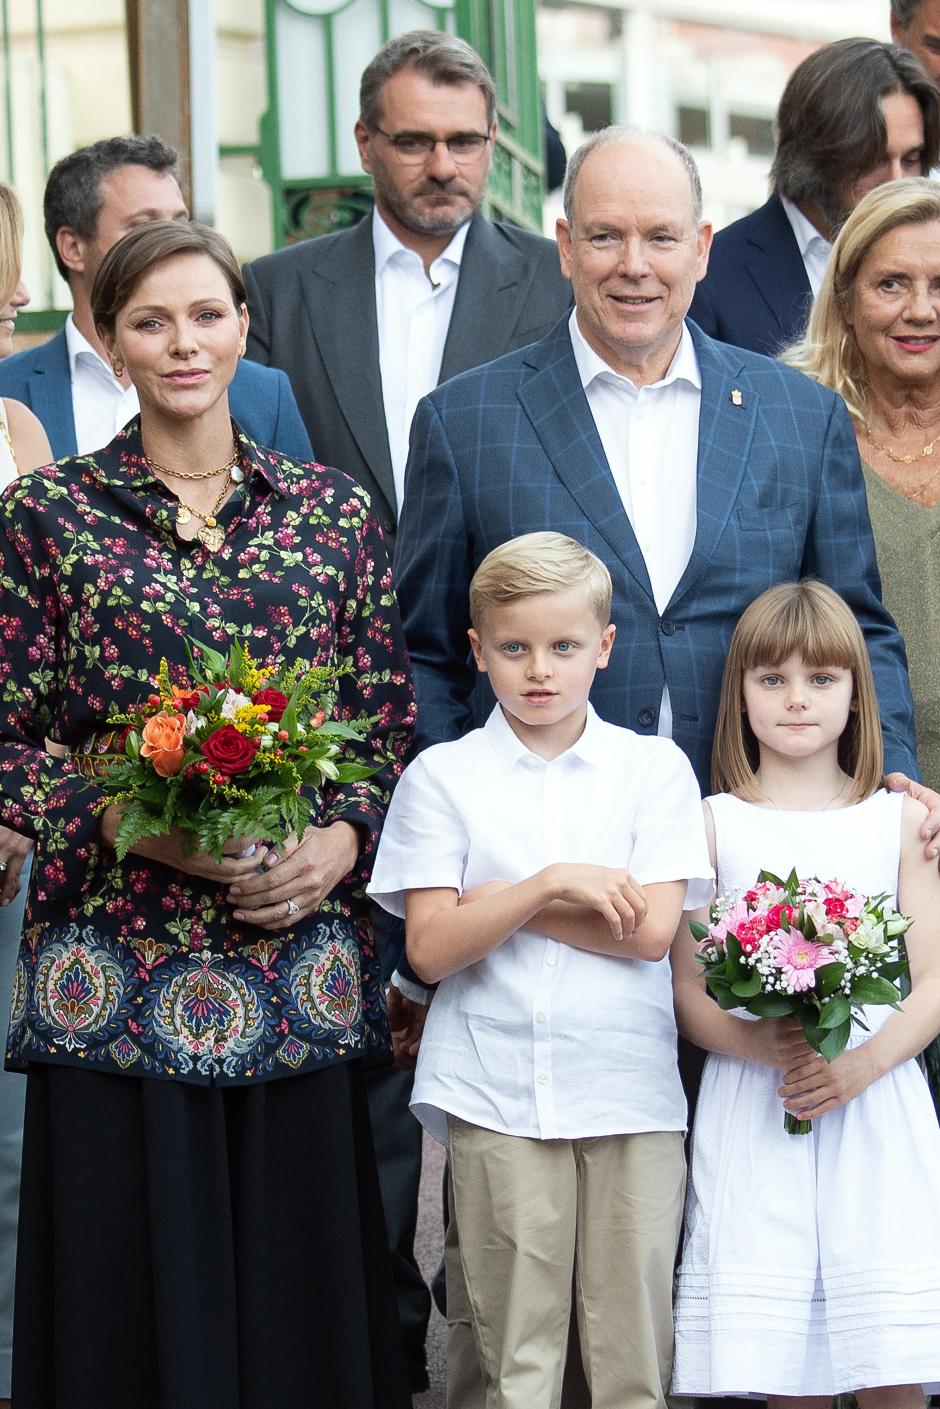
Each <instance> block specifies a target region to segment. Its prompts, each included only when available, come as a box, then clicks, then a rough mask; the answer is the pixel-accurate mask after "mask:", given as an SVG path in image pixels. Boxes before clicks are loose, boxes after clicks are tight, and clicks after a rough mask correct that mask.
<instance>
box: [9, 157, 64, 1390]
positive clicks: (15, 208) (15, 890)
mask: <svg viewBox="0 0 940 1409" xmlns="http://www.w3.org/2000/svg"><path fill="white" fill-rule="evenodd" d="M22 243H23V216H22V211H21V209H20V203H19V200H18V198H17V195H16V192H15V191H14V190H13V189H12V188H11V187H10V186H7V185H6V184H5V183H4V182H0V358H4V357H9V356H10V353H11V352H12V351H13V333H14V331H15V329H16V315H17V313H18V312H19V310H20V309H21V308H25V307H26V305H27V304H28V303H29V292H28V290H27V288H26V285H25V284H24V283H23V280H22V278H21V277H20V262H21V255H22ZM51 459H52V451H51V450H50V448H49V442H48V440H47V439H46V434H45V431H44V430H43V428H42V426H41V425H40V424H39V422H38V421H37V419H36V417H35V416H34V415H33V413H32V412H31V411H30V410H28V409H27V407H25V406H23V405H22V403H21V402H19V401H12V400H9V399H6V398H4V399H3V400H0V488H5V487H6V485H8V484H9V483H10V482H11V481H12V480H14V479H15V478H16V476H17V475H18V474H25V473H26V472H27V471H28V470H34V469H36V468H37V466H39V465H48V464H49V462H50V460H51ZM31 850H32V843H31V842H30V841H29V839H28V838H27V837H24V836H22V835H21V834H20V833H19V832H11V831H9V830H8V829H7V828H6V827H0V1033H2V1040H3V1041H4V1042H6V1035H7V1028H8V1027H9V1025H10V994H11V991H12V988H13V975H14V970H15V968H16V954H17V950H18V948H19V942H20V931H21V929H22V927H23V905H24V901H25V894H26V893H25V890H24V889H23V878H22V871H23V867H24V865H26V864H27V863H28V858H29V853H30V851H31ZM25 1096H26V1082H25V1081H24V1080H23V1077H22V1076H21V1075H20V1073H19V1072H6V1071H4V1072H0V1409H9V1403H10V1398H9V1396H10V1368H11V1360H12V1347H13V1274H14V1271H15V1269H16V1221H17V1213H18V1207H19V1197H20V1155H21V1151H22V1145H23V1102H24V1098H25Z"/></svg>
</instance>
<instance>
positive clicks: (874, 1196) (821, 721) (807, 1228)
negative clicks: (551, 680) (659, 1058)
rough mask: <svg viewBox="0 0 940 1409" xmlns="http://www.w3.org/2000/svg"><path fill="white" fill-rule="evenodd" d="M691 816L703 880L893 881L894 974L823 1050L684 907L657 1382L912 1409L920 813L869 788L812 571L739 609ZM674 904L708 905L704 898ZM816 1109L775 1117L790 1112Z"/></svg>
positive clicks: (920, 1266) (854, 639)
mask: <svg viewBox="0 0 940 1409" xmlns="http://www.w3.org/2000/svg"><path fill="white" fill-rule="evenodd" d="M712 767H713V779H714V785H715V788H716V791H717V792H718V793H719V794H720V795H719V796H716V797H711V798H709V799H708V800H707V801H706V803H705V818H706V823H707V827H708V831H709V837H710V841H711V846H712V860H713V862H714V864H715V867H716V871H717V875H718V889H719V893H720V894H724V893H727V892H730V891H735V892H738V893H740V892H743V891H745V890H747V889H748V888H749V887H750V886H752V885H753V884H754V882H755V881H756V880H757V876H758V872H759V871H761V870H762V869H765V870H769V871H772V872H774V873H775V874H776V875H782V876H785V875H787V874H788V873H789V871H790V870H791V868H793V867H795V868H796V871H797V873H798V875H800V876H801V877H810V876H816V877H818V878H819V879H820V880H824V881H825V880H840V881H842V882H843V883H844V884H845V885H847V886H849V887H851V888H853V889H855V890H857V891H860V892H862V893H863V894H866V895H869V896H871V895H877V894H880V893H882V892H886V893H887V894H888V895H889V897H894V896H895V895H896V896H897V908H898V909H899V910H900V911H901V912H902V913H904V914H906V915H909V916H910V917H912V919H913V921H914V923H913V924H912V926H911V928H910V930H909V931H908V933H907V935H906V937H905V942H906V945H907V952H908V957H909V960H910V978H911V992H910V995H909V997H907V998H905V999H904V1001H903V1002H902V1003H901V1006H900V1009H899V1010H896V1009H893V1008H891V1007H874V1008H869V1009H866V1010H865V1014H864V1016H865V1022H866V1024H867V1027H868V1028H869V1030H870V1031H869V1032H865V1031H864V1030H863V1029H861V1028H853V1034H852V1037H851V1038H850V1039H849V1044H848V1047H847V1048H846V1050H845V1051H844V1052H843V1054H842V1055H841V1056H840V1057H838V1058H837V1059H836V1060H835V1061H834V1062H832V1063H831V1064H829V1063H827V1062H826V1061H825V1060H824V1059H823V1058H822V1057H820V1056H818V1055H817V1054H816V1053H815V1052H813V1051H812V1049H811V1048H810V1047H809V1046H808V1044H807V1043H806V1040H805V1038H804V1037H803V1034H802V1031H801V1029H800V1027H799V1024H798V1023H797V1022H796V1021H795V1020H794V1019H755V1018H751V1017H750V1015H748V1014H745V1013H743V1012H723V1011H722V1010H721V1009H720V1008H719V1007H718V1005H717V1003H716V1002H715V1001H714V1000H713V999H712V998H711V997H710V996H709V995H708V994H707V992H706V989H705V985H704V981H703V979H702V976H701V970H700V968H699V966H698V965H697V964H696V962H695V958H694V954H695V943H694V941H693V939H692V937H691V935H690V933H689V931H688V928H687V926H686V927H684V928H683V930H682V931H680V935H679V937H678V938H677V940H676V942H675V944H674V945H673V948H672V963H673V973H674V988H675V1000H676V1011H677V1017H678V1023H679V1028H680V1030H681V1031H682V1032H683V1033H684V1034H685V1036H686V1037H688V1038H690V1039H691V1041H693V1042H694V1043H696V1044H697V1045H698V1046H700V1047H703V1048H705V1049H706V1050H707V1051H709V1052H710V1053H711V1055H710V1056H709V1057H708V1059H707V1061H706V1065H705V1073H704V1077H703V1080H702V1088H701V1093H700V1096H699V1102H698V1109H697V1113H696V1118H695V1127H694V1132H693V1139H692V1156H691V1169H690V1177H689V1192H688V1204H687V1209H686V1235H685V1245H684V1248H683V1254H682V1264H681V1267H680V1270H679V1275H678V1287H677V1301H676V1352H675V1366H674V1375H673V1392H674V1393H675V1394H683V1395H747V1394H758V1395H766V1396H767V1397H768V1403H769V1405H770V1406H771V1409H774V1406H778V1409H784V1406H787V1409H829V1406H830V1404H831V1399H832V1396H833V1395H835V1394H841V1393H847V1392H850V1391H854V1392H855V1393H856V1395H857V1396H858V1401H859V1404H860V1405H861V1406H862V1409H923V1404H924V1394H923V1389H922V1385H924V1386H928V1385H930V1384H931V1382H933V1381H938V1380H940V1128H938V1126H937V1120H936V1116H935V1114H934V1110H933V1105H932V1103H931V1099H930V1095H929V1092H928V1088H927V1083H926V1081H925V1080H924V1077H923V1075H922V1073H921V1070H920V1068H919V1067H918V1065H917V1062H916V1057H917V1054H918V1053H919V1052H920V1051H921V1050H922V1049H923V1048H924V1047H925V1046H926V1045H927V1043H928V1042H929V1041H931V1039H932V1038H933V1037H934V1036H935V1035H936V1034H937V1032H938V1030H940V877H938V874H937V867H936V865H935V863H933V862H930V861H927V860H926V859H925V857H924V850H923V842H922V841H921V839H920V836H919V829H920V827H921V825H922V823H923V820H924V818H925V816H926V815H927V814H926V809H925V808H924V806H923V805H922V804H921V803H918V802H914V801H913V800H912V799H911V798H908V797H906V796H905V795H903V794H897V793H888V792H885V791H883V789H882V788H881V776H882V749H881V727H880V722H879V717H878V706H877V701H876V698H875V689H874V684H873V681H872V675H871V667H870V665H869V661H868V655H867V652H866V648H865V643H864V640H863V638H862V634H861V632H860V630H859V628H858V625H857V623H856V622H855V619H854V617H853V616H852V614H851V612H850V611H849V609H848V608H847V607H846V605H845V603H844V602H843V601H842V600H841V598H839V597H838V596H836V594H835V593H834V592H832V591H831V590H830V589H829V588H828V587H825V586H823V585H822V584H821V583H818V582H809V581H807V582H802V583H784V584H782V585H781V586H779V587H775V588H772V589H771V590H770V591H769V592H765V593H764V594H763V596H761V597H759V598H758V599H757V601H755V602H753V603H752V604H751V606H750V607H749V608H748V610H747V611H746V612H745V613H744V615H743V617H742V618H741V621H740V622H739V624H738V626H737V629H736V631H735V634H734V637H733V639H732V643H731V647H730V650H729V653H728V659H727V663H726V667H725V675H724V683H723V687H722V697H721V703H720V706H719V714H718V725H717V728H716V734H715V748H714V753H713V758H712ZM687 918H692V919H695V918H698V919H699V920H705V919H707V913H706V912H704V911H703V912H700V913H699V914H698V916H690V917H687ZM785 1111H789V1112H791V1113H792V1114H793V1115H795V1116H797V1117H798V1118H800V1119H803V1120H812V1122H813V1129H812V1133H811V1134H809V1135H788V1134H787V1133H786V1132H785V1130H784V1112H785Z"/></svg>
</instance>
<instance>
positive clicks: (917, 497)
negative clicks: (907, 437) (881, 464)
mask: <svg viewBox="0 0 940 1409" xmlns="http://www.w3.org/2000/svg"><path fill="white" fill-rule="evenodd" d="M865 437H866V439H867V441H868V443H869V445H873V446H874V447H875V449H876V450H880V451H882V453H883V454H885V455H887V457H888V459H889V460H893V461H894V463H895V464H896V465H913V464H916V462H917V461H918V460H925V459H927V457H928V456H930V455H932V454H933V448H934V446H935V445H936V443H937V441H938V440H940V435H935V436H934V438H933V440H930V441H928V442H927V444H926V445H925V446H924V448H923V449H922V450H921V452H920V454H919V455H899V454H898V452H897V451H896V450H892V449H891V446H890V445H882V443H881V441H880V440H875V438H874V436H873V435H872V433H871V426H870V425H868V424H867V423H866V425H865ZM938 476H940V465H937V466H936V468H935V469H933V470H931V472H930V474H929V475H928V476H927V478H926V479H925V480H924V481H923V483H922V484H919V485H917V487H916V488H914V487H913V486H912V485H905V486H903V488H902V493H903V492H906V497H907V498H909V499H910V500H911V501H912V502H913V503H915V504H920V505H921V507H924V505H925V500H924V495H925V494H926V493H927V490H928V489H930V487H931V486H932V485H933V484H934V482H935V480H936V479H937V478H938ZM898 487H900V486H898Z"/></svg>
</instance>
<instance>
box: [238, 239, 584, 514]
mask: <svg viewBox="0 0 940 1409" xmlns="http://www.w3.org/2000/svg"><path fill="white" fill-rule="evenodd" d="M244 272H245V283H246V285H247V287H248V311H249V314H250V316H251V323H250V326H249V330H248V356H249V357H253V358H254V359H255V360H256V361H258V362H264V363H266V364H267V365H269V366H272V367H279V368H281V369H282V370H283V371H285V372H286V373H287V375H288V376H289V377H290V380H291V384H292V386H293V388H294V395H295V396H296V398H297V403H298V405H299V407H300V414H301V416H302V417H303V419H304V422H305V424H306V426H307V430H308V432H309V434H310V438H311V440H312V441H313V444H314V445H315V447H316V453H317V459H318V460H320V461H321V463H323V464H326V465H333V466H335V467H336V468H337V469H341V470H344V471H345V472H346V474H348V475H351V476H352V477H353V479H355V480H358V481H359V483H361V484H362V485H363V487H364V488H365V489H367V490H368V491H369V493H370V495H371V496H372V504H373V508H374V509H375V512H376V514H377V516H378V518H379V521H380V523H381V524H382V528H383V529H384V531H385V534H386V537H388V538H391V537H393V536H394V533H395V526H396V517H397V515H396V506H395V486H394V481H393V477H392V460H391V454H390V452H389V447H388V434H387V431H386V428H385V410H384V406H383V403H382V382H381V377H380V373H379V336H378V324H377V320H376V312H375V259H374V255H373V248H372V221H371V219H368V218H367V219H364V220H361V221H360V222H359V224H358V225H354V226H353V227H352V228H351V229H349V230H340V231H338V232H337V233H336V234H333V235H322V236H320V237H319V238H317V239H312V240H304V241H302V242H301V243H300V244H296V245H292V246H290V247H289V248H288V249H283V250H278V251H276V253H274V254H268V255H265V256H263V258H261V259H257V260H255V261H254V262H253V263H252V264H249V265H247V266H246V268H245V271H244ZM570 302H571V290H570V286H569V284H568V282H567V280H566V279H564V278H562V274H561V269H560V267H559V263H558V250H557V247H556V245H555V242H554V241H553V240H546V239H544V238H543V237H542V236H541V235H533V234H531V233H530V232H529V231H527V230H521V229H520V228H519V227H518V226H515V225H506V224H502V223H494V222H492V221H489V220H485V219H484V218H483V217H482V216H480V215H476V216H474V218H473V221H472V222H471V225H470V229H469V231H468V233H467V243H466V245H465V246H464V253H463V260H462V262H461V266H460V278H459V280H458V283H457V296H456V299H455V302H454V311H453V315H452V317H451V320H450V329H449V331H448V334H447V342H446V344H445V347H444V357H443V361H442V363H441V375H440V380H441V381H442V382H443V381H447V380H448V378H450V377H454V376H456V375H457V373H458V372H465V371H468V370H469V369H470V368H472V367H479V366H480V365H481V364H482V363H484V362H490V361H492V360H493V358H495V357H501V356H502V355H503V353H506V352H511V351H513V350H514V349H515V348H519V347H524V346H526V344H527V343H530V342H534V341H535V340H536V339H537V338H540V337H542V336H543V335H544V334H545V333H546V332H547V331H548V329H549V328H551V327H552V326H553V324H554V323H556V322H557V321H558V319H559V318H560V317H561V315H562V314H563V313H564V311H565V309H566V308H568V307H569V305H570Z"/></svg>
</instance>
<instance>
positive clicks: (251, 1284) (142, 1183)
mask: <svg viewBox="0 0 940 1409" xmlns="http://www.w3.org/2000/svg"><path fill="white" fill-rule="evenodd" d="M13 1402H14V1403H15V1404H16V1406H17V1409H128V1406H130V1405H133V1406H134V1409H410V1405H411V1397H410V1394H409V1390H408V1380H407V1375H406V1372H405V1367H404V1359H403V1353H402V1347H401V1333H400V1329H399V1325H398V1317H397V1312H396V1310H395V1301H394V1293H393V1290H392V1278H391V1270H390V1257H389V1252H388V1245H387V1242H386V1238H385V1226H384V1222H383V1218H382V1210H381V1204H380V1197H379V1189H378V1181H377V1178H376V1173H375V1162H374V1157H373V1153H372V1141H371V1135H370V1131H369V1121H368V1113H367V1110H366V1104H365V1096H364V1092H363V1084H362V1074H361V1070H360V1066H359V1063H358V1061H353V1062H348V1063H343V1064H340V1065H336V1066H330V1067H325V1068H323V1069H322V1070H320V1071H315V1072H311V1073H309V1074H307V1075H302V1076H297V1077H287V1078H284V1079H282V1080H279V1081H270V1082H263V1083H259V1084H256V1085H249V1086H243V1087H227V1088H224V1089H219V1088H216V1087H204V1086H192V1085H187V1084H184V1083H182V1082H172V1081H158V1080H152V1079H149V1080H148V1079H139V1078H134V1077H119V1076H113V1075H110V1074H107V1073H102V1072H93V1071H86V1070H84V1069H76V1068H74V1067H56V1066H41V1065H39V1064H33V1065H32V1066H30V1068H29V1073H28V1084H27V1097H26V1125H25V1132H24V1149H23V1174H22V1184H21V1202H20V1234H19V1251H18V1258H17V1276H16V1303H15V1317H14V1344H13Z"/></svg>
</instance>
